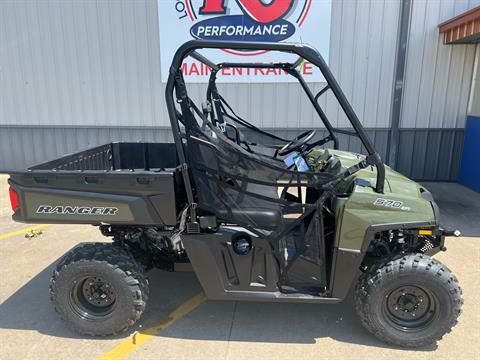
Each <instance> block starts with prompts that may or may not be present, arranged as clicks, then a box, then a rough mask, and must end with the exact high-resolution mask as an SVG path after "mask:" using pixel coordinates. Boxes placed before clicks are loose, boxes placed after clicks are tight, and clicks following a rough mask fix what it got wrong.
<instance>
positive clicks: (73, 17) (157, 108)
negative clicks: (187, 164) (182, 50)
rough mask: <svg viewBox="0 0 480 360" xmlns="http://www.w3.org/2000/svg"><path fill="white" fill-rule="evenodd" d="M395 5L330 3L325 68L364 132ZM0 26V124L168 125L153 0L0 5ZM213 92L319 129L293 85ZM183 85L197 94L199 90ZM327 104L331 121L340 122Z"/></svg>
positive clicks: (268, 119) (378, 122) (389, 55)
mask: <svg viewBox="0 0 480 360" xmlns="http://www.w3.org/2000/svg"><path fill="white" fill-rule="evenodd" d="M398 8H399V4H398V1H385V2H382V1H375V0H372V1H362V2H353V1H334V2H333V5H332V20H333V21H332V29H331V36H332V38H331V49H330V53H331V59H330V63H331V65H332V70H333V72H334V73H335V74H336V75H337V76H338V77H339V81H340V83H341V85H342V86H343V87H344V89H345V91H346V93H347V95H348V97H349V99H351V100H352V103H353V106H354V108H355V109H356V110H357V111H358V113H359V117H360V119H362V120H364V121H365V125H366V126H368V127H387V126H388V110H389V107H390V93H391V91H390V89H391V87H392V72H393V63H394V49H395V38H396V28H397V16H398ZM0 23H1V25H0V26H1V27H2V28H1V31H0V37H1V38H0V44H1V52H0V66H1V79H2V81H1V82H0V97H1V98H2V99H3V106H1V108H0V125H40V126H45V125H60V126H62V125H64V126H85V125H88V126H168V119H167V117H166V115H167V114H166V111H165V106H164V93H163V90H164V86H163V85H162V84H161V83H160V61H159V44H158V19H157V5H156V0H122V1H107V0H99V1H84V0H43V1H32V0H3V1H1V2H0ZM172 55H173V54H172ZM379 85H380V87H379ZM321 86H322V85H321V84H312V88H314V89H315V90H319V89H320V88H321ZM221 88H222V90H223V91H224V92H225V97H226V98H228V99H229V100H230V101H231V102H232V104H233V105H234V106H235V108H236V109H237V110H238V111H239V112H240V113H241V114H242V115H244V116H245V117H247V118H249V119H252V121H253V122H254V123H256V124H258V125H261V126H266V127H281V128H284V127H291V128H295V127H299V126H301V127H316V126H319V122H318V121H319V120H318V119H317V118H316V116H315V115H314V113H313V109H312V107H311V106H310V105H309V103H308V100H307V99H306V98H305V97H304V96H303V94H302V93H301V89H300V87H299V86H298V85H296V84H258V85H257V84H226V85H222V86H221ZM191 89H192V94H193V97H194V98H198V97H199V96H200V95H203V92H201V90H202V89H204V85H193V84H192V86H191ZM327 103H328V105H327V114H329V115H330V116H331V117H332V122H333V123H334V124H335V125H337V126H346V125H347V123H346V121H345V119H344V118H343V117H342V116H340V115H338V109H337V106H336V105H334V102H333V101H332V99H331V98H330V99H328V100H327V99H325V100H324V104H327Z"/></svg>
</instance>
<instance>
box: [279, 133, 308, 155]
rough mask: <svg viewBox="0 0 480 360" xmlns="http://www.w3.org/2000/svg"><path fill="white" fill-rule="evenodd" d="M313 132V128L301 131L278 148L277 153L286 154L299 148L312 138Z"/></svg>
mask: <svg viewBox="0 0 480 360" xmlns="http://www.w3.org/2000/svg"><path fill="white" fill-rule="evenodd" d="M315 133H316V131H315V130H307V131H305V132H303V133H301V134H300V135H298V136H297V137H296V138H295V139H293V140H292V141H290V142H289V143H288V144H285V146H283V147H282V148H281V149H280V150H278V155H280V156H283V155H287V154H290V153H291V152H293V151H295V150H298V149H300V148H301V147H302V146H303V145H305V144H306V143H307V142H309V141H310V140H312V138H313V137H314V136H315Z"/></svg>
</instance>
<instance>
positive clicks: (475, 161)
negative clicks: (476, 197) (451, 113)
mask: <svg viewBox="0 0 480 360" xmlns="http://www.w3.org/2000/svg"><path fill="white" fill-rule="evenodd" d="M459 182H460V183H461V184H463V185H465V186H468V187H469V188H471V189H473V190H475V191H478V192H480V117H479V116H467V124H466V126H465V140H464V144H463V154H462V163H461V165H460V176H459Z"/></svg>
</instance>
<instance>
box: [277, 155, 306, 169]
mask: <svg viewBox="0 0 480 360" xmlns="http://www.w3.org/2000/svg"><path fill="white" fill-rule="evenodd" d="M283 162H284V163H285V165H287V167H290V166H292V165H293V164H295V166H296V167H297V170H298V171H308V170H310V168H309V167H308V164H307V162H306V161H305V159H304V158H303V156H302V155H301V154H299V153H298V152H296V151H294V152H292V153H291V154H290V155H288V156H287V157H286V158H285V159H283Z"/></svg>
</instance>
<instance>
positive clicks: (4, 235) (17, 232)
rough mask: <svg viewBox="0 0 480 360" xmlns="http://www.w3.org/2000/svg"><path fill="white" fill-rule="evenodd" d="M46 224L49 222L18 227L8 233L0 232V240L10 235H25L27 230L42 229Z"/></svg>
mask: <svg viewBox="0 0 480 360" xmlns="http://www.w3.org/2000/svg"><path fill="white" fill-rule="evenodd" d="M47 226H50V224H40V225H35V226H30V227H28V228H25V229H20V230H17V231H13V232H10V233H6V234H0V240H2V239H8V238H10V237H12V236H17V235H25V234H26V233H27V232H29V231H32V230H40V229H44V228H46V227H47Z"/></svg>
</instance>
